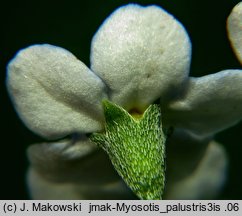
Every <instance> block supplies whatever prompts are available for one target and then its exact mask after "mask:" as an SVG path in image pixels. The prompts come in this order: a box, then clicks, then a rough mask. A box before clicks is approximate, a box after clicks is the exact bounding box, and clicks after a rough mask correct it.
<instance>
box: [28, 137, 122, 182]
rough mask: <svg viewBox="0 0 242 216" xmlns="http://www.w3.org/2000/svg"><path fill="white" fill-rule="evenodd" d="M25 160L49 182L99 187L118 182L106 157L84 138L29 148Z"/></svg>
mask: <svg viewBox="0 0 242 216" xmlns="http://www.w3.org/2000/svg"><path fill="white" fill-rule="evenodd" d="M28 157H29V160H30V163H31V165H32V167H33V168H34V169H35V170H36V171H38V173H40V175H41V176H42V177H43V178H46V179H48V180H50V181H55V182H78V183H82V184H89V185H91V184H92V185H97V184H99V185H100V184H104V183H112V182H114V181H115V180H117V179H119V177H118V175H117V174H116V171H114V169H113V166H112V165H111V163H110V160H109V159H108V156H107V155H106V153H105V152H104V151H102V150H100V149H97V147H96V145H95V144H93V143H92V142H90V141H89V139H88V138H87V137H85V136H84V135H83V136H82V137H81V138H80V139H79V140H77V141H75V140H74V141H73V140H62V141H58V142H53V143H42V144H35V145H31V146H30V147H29V148H28Z"/></svg>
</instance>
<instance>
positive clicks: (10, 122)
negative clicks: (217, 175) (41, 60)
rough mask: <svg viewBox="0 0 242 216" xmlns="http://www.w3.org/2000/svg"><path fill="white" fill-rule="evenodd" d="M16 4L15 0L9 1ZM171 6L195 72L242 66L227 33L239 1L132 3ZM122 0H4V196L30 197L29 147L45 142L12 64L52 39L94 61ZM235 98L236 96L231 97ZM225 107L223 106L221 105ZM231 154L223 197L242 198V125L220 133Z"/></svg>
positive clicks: (0, 49)
mask: <svg viewBox="0 0 242 216" xmlns="http://www.w3.org/2000/svg"><path fill="white" fill-rule="evenodd" d="M8 2H10V1H8ZM132 2H135V3H140V4H142V5H148V4H157V5H160V6H162V7H163V8H165V9H166V10H167V11H169V12H170V13H171V14H173V15H174V16H175V17H176V18H178V20H180V21H181V22H182V23H183V24H184V26H185V27H186V29H187V31H188V33H189V35H190V37H191V40H192V44H193V56H192V65H191V75H192V76H201V75H206V74H210V73H214V72H217V71H220V70H223V69H228V68H241V66H240V64H239V62H238V61H237V60H236V58H235V56H234V54H233V52H232V50H231V47H230V44H229V42H228V39H227V36H226V18H227V16H228V15H229V13H230V11H231V9H232V8H233V6H234V5H235V4H237V3H238V2H239V1H238V0H237V1H236V0H222V1H221V0H213V1H211V0H200V1H194V0H173V1H172V0H170V1H167V0H164V1H162V0H160V1H149V0H146V1H132ZM126 3H129V1H120V0H106V1H100V0H96V1H93V0H90V1H82V0H79V1H71V0H68V1H59V2H55V1H47V2H45V1H43V0H42V1H24V0H21V1H15V2H14V1H11V2H10V3H6V2H5V3H4V2H2V3H1V5H0V7H1V8H0V9H1V11H0V12H1V16H2V17H0V18H1V26H0V28H1V32H2V33H1V35H2V37H3V38H2V39H1V40H0V63H1V65H0V66H1V72H0V74H1V85H0V86H1V93H0V99H1V106H0V107H1V108H0V110H1V112H0V113H1V116H2V117H1V141H0V142H1V152H0V153H1V176H0V181H1V191H0V195H1V197H0V198H1V199H28V198H29V197H28V194H27V190H26V185H25V171H26V168H27V165H28V162H27V159H26V153H25V149H26V147H27V146H28V145H30V144H31V143H36V142H40V141H42V140H41V138H39V137H38V136H35V135H34V134H33V133H32V132H31V131H29V130H28V129H27V128H26V127H25V126H24V125H23V123H22V122H21V121H20V120H19V118H18V116H17V114H16V113H15V111H14V109H13V106H12V104H11V102H10V100H9V98H8V95H7V92H6V89H5V83H4V82H5V76H6V72H5V71H6V69H5V68H6V65H7V63H8V61H9V60H10V59H11V58H12V57H13V56H14V54H15V53H16V52H17V51H18V50H19V49H21V48H24V47H26V46H29V45H32V44H36V43H49V44H53V45H57V46H60V47H63V48H65V49H67V50H69V51H71V52H72V53H74V54H75V55H76V56H77V57H78V58H79V59H80V60H82V61H83V62H84V63H85V64H86V65H89V53H90V41H91V39H92V36H93V35H94V33H95V31H96V30H97V28H98V27H99V26H100V24H101V23H102V22H103V20H104V19H105V18H106V17H107V16H108V15H109V14H110V13H111V12H112V11H113V10H114V9H116V8H117V7H119V6H121V5H123V4H126ZM231 96H232V95H231ZM221 109H223V107H221ZM216 140H218V141H220V142H221V143H223V145H224V146H225V148H226V150H227V153H228V156H229V158H230V165H229V173H228V176H229V178H228V181H227V184H226V186H225V188H224V190H223V192H222V194H221V195H220V196H219V197H218V199H242V186H241V183H242V174H241V173H242V170H241V165H242V157H241V153H242V123H240V124H238V125H236V126H234V127H232V128H230V129H228V130H226V131H224V132H222V133H219V134H217V135H216Z"/></svg>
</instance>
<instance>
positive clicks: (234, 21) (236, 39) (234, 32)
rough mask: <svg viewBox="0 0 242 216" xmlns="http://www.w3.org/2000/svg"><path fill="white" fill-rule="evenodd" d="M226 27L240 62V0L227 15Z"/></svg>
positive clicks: (241, 3)
mask: <svg viewBox="0 0 242 216" xmlns="http://www.w3.org/2000/svg"><path fill="white" fill-rule="evenodd" d="M227 29H228V36H229V39H230V42H231V44H232V47H233V49H234V52H235V54H236V55H237V57H238V60H239V61H240V63H241V64H242V2H240V3H238V4H237V5H236V6H235V7H234V8H233V10H232V12H231V14H230V15H229V17H228V20H227Z"/></svg>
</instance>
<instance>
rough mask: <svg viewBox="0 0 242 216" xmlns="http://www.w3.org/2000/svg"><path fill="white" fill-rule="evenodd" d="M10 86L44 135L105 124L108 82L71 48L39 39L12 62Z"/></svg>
mask: <svg viewBox="0 0 242 216" xmlns="http://www.w3.org/2000/svg"><path fill="white" fill-rule="evenodd" d="M7 70H8V74H7V87H8V91H9V94H10V96H11V98H12V101H13V102H14V105H15V108H16V110H17V112H18V114H19V116H20V118H21V119H22V120H23V121H24V122H25V123H26V125H27V126H28V127H29V128H30V129H31V130H33V131H34V132H36V133H37V134H39V135H42V136H44V137H46V138H57V137H63V136H65V135H67V134H70V133H73V132H79V131H80V132H95V131H98V130H100V129H102V124H101V122H102V121H103V114H102V106H101V102H100V101H101V99H102V98H104V97H106V94H105V92H104V91H105V85H104V84H103V82H102V81H101V80H100V79H99V78H98V77H97V76H96V75H95V74H94V73H92V72H91V71H90V70H89V69H88V68H87V67H86V66H85V65H84V64H83V63H82V62H81V61H79V60H78V59H76V57H75V56H74V55H72V54H71V53H70V52H69V51H67V50H65V49H62V48H59V47H55V46H52V45H34V46H30V47H28V48H26V49H23V50H21V51H19V52H18V53H17V55H16V57H15V58H14V59H13V60H12V61H11V62H10V63H9V65H8V69H7Z"/></svg>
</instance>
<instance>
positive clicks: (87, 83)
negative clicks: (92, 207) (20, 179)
mask: <svg viewBox="0 0 242 216" xmlns="http://www.w3.org/2000/svg"><path fill="white" fill-rule="evenodd" d="M234 11H235V12H233V13H232V14H231V15H230V18H229V19H228V29H229V32H230V34H229V35H230V37H231V42H232V43H233V46H234V48H235V50H236V52H237V55H238V58H240V59H241V43H240V42H239V41H241V28H240V27H239V28H237V27H236V26H237V25H240V26H241V21H240V20H241V16H240V15H238V14H241V4H240V5H239V6H237V8H236V9H235V10H234ZM236 14H237V15H236ZM239 19H240V20H239ZM190 60H191V43H190V40H189V37H188V35H187V33H186V30H185V29H184V27H183V26H182V25H181V24H180V23H179V22H178V21H177V20H176V19H175V18H174V17H173V16H171V15H170V14H168V13H167V12H165V11H164V10H163V9H161V8H159V7H157V6H149V7H141V6H138V5H133V4H130V5H127V6H124V7H121V8H119V9H118V10H116V11H115V12H114V13H113V14H112V15H111V16H110V17H108V19H107V20H106V21H105V22H104V24H103V25H102V26H101V27H100V29H99V30H98V31H97V33H96V34H95V36H94V38H93V41H92V44H91V69H88V68H87V67H86V66H85V65H84V64H83V63H82V62H81V61H79V60H78V59H76V57H75V56H73V55H72V54H71V53H70V52H68V51H67V50H65V49H62V48H59V47H56V46H52V45H34V46H31V47H28V48H26V49H23V50H21V51H19V52H18V54H17V55H16V57H15V58H14V59H13V60H12V61H11V62H10V63H9V65H8V76H7V88H8V91H9V94H10V96H11V98H12V101H13V103H14V106H15V108H16V110H17V112H18V114H19V116H20V118H21V119H22V120H23V121H24V123H25V124H26V125H27V126H28V127H29V128H30V129H31V130H32V131H33V132H35V133H37V134H39V135H41V136H42V137H45V138H47V139H59V138H63V140H59V141H54V142H49V143H43V144H35V145H32V146H30V147H29V149H28V156H29V159H30V162H31V167H30V170H29V172H28V185H29V188H30V193H31V195H32V197H33V198H35V199H105V198H106V199H113V198H114V199H125V198H132V196H133V195H132V193H131V192H130V191H129V190H128V188H127V187H126V186H125V185H124V184H123V182H122V180H121V179H120V177H119V176H118V175H117V174H116V172H115V170H114V169H113V167H112V166H111V163H110V162H109V159H108V157H107V155H106V154H105V153H104V152H103V151H102V150H100V149H98V148H97V147H96V146H95V145H94V144H93V143H91V141H90V140H89V139H88V136H87V135H88V134H90V133H94V132H98V131H102V130H103V128H104V124H105V123H104V115H103V110H102V106H101V101H102V99H104V98H108V99H109V100H111V101H113V102H115V103H116V104H119V105H121V106H122V107H124V108H125V109H126V110H128V111H129V112H131V113H132V112H141V113H142V112H143V111H144V110H145V109H146V108H147V107H148V105H150V104H151V103H154V101H157V100H160V104H161V110H162V116H163V119H162V122H163V125H165V126H166V127H171V126H172V127H174V128H175V130H174V133H173V134H172V136H171V138H170V140H169V141H168V143H167V148H168V152H167V160H168V161H167V166H168V167H167V187H166V195H165V198H171V199H198V198H200V199H204V198H212V197H213V196H215V195H216V194H217V192H218V191H219V189H220V188H221V186H222V184H223V183H224V180H225V177H226V167H227V159H226V154H225V152H224V149H223V148H222V146H221V145H219V144H218V143H216V142H214V141H211V139H212V136H213V135H214V134H215V133H217V132H219V131H221V130H224V129H225V128H227V127H230V126H232V125H234V124H236V123H237V122H238V121H239V120H240V119H241V117H242V71H241V70H239V69H238V70H235V69H234V70H225V71H221V72H218V73H214V74H211V75H208V76H204V77H200V78H193V77H188V73H189V67H190ZM66 136H72V137H71V138H70V137H69V138H68V137H67V138H64V137H66Z"/></svg>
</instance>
